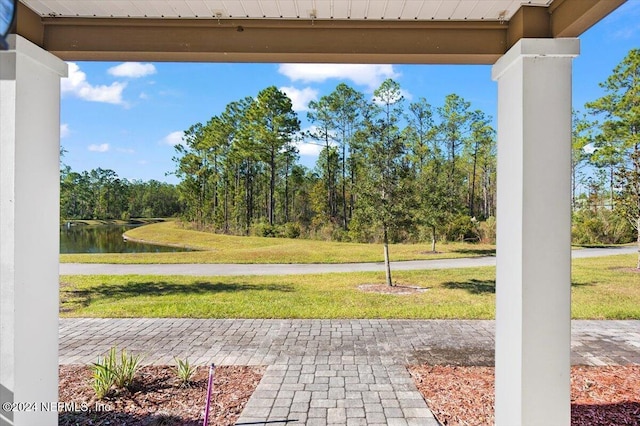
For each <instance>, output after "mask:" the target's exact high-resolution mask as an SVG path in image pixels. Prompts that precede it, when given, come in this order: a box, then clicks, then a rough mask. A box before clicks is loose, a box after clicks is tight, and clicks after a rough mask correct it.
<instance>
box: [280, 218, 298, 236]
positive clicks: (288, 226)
mask: <svg viewBox="0 0 640 426" xmlns="http://www.w3.org/2000/svg"><path fill="white" fill-rule="evenodd" d="M283 234H284V237H285V238H298V237H299V236H300V225H299V224H297V223H295V222H288V223H285V224H284V232H283Z"/></svg>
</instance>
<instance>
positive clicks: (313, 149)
mask: <svg viewBox="0 0 640 426" xmlns="http://www.w3.org/2000/svg"><path fill="white" fill-rule="evenodd" d="M317 129H318V128H317V126H309V127H307V128H306V129H303V130H302V131H301V132H300V133H301V134H302V135H305V136H304V137H303V138H301V139H300V140H297V141H296V142H295V145H296V148H298V152H299V153H300V155H302V156H309V157H318V156H319V155H320V152H322V149H323V148H324V142H320V141H317V140H315V139H313V138H310V137H308V136H306V135H308V134H309V133H317ZM329 145H331V146H337V145H336V143H335V141H333V140H332V141H330V142H329Z"/></svg>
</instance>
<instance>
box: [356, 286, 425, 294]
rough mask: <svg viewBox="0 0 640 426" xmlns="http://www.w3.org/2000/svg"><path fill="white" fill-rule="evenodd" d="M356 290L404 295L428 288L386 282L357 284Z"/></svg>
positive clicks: (421, 291)
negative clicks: (389, 284) (391, 284)
mask: <svg viewBox="0 0 640 426" xmlns="http://www.w3.org/2000/svg"><path fill="white" fill-rule="evenodd" d="M358 290H360V291H362V292H364V293H378V294H396V295H405V294H418V293H424V292H425V291H428V290H429V289H428V288H425V287H412V286H407V285H394V286H388V285H386V284H362V285H359V286H358Z"/></svg>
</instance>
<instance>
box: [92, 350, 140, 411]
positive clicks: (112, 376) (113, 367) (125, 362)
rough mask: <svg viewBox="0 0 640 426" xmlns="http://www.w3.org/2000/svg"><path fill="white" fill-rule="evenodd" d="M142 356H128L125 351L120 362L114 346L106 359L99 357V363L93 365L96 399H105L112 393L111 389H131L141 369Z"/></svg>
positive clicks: (121, 354) (122, 352)
mask: <svg viewBox="0 0 640 426" xmlns="http://www.w3.org/2000/svg"><path fill="white" fill-rule="evenodd" d="M140 361H141V356H140V355H127V352H126V351H125V350H124V349H123V350H122V351H121V353H120V360H119V362H118V355H117V349H116V347H115V346H112V347H111V349H109V352H108V353H107V355H106V356H104V357H98V361H97V362H95V363H93V365H92V367H91V369H92V371H93V381H92V383H91V385H92V387H93V390H94V392H95V393H96V397H97V398H98V399H103V398H104V397H106V396H107V395H109V393H110V392H111V389H112V388H113V387H114V386H115V387H116V388H129V387H131V385H132V384H133V379H134V378H135V375H136V373H137V371H138V369H139V368H140Z"/></svg>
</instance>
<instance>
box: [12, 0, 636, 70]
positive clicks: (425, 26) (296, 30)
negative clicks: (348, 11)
mask: <svg viewBox="0 0 640 426" xmlns="http://www.w3.org/2000/svg"><path fill="white" fill-rule="evenodd" d="M625 1H626V0H555V1H554V2H553V3H551V5H550V6H549V7H540V6H528V5H523V6H522V7H521V8H520V9H519V10H518V11H517V12H516V13H515V15H514V16H513V17H512V18H511V19H510V20H509V21H505V22H494V21H404V20H403V21H396V20H394V21H390V20H384V21H382V20H380V21H378V20H376V21H373V20H299V19H298V20H287V19H155V18H149V19H138V18H72V17H64V18H63V17H41V16H39V15H38V14H36V13H35V12H33V11H32V10H31V9H29V8H28V7H26V6H25V5H24V4H22V3H19V8H18V22H17V27H16V32H17V33H18V34H19V35H21V36H23V37H25V38H27V39H28V40H30V41H32V42H34V43H35V44H37V45H39V46H40V47H42V48H44V49H46V50H48V51H49V52H51V53H53V54H54V55H56V56H58V57H60V58H62V59H64V60H96V61H196V62H325V63H407V64H443V63H448V64H493V63H494V62H495V61H496V60H497V59H498V58H499V57H500V56H502V55H503V54H504V53H505V52H506V51H507V50H508V49H509V48H510V47H511V46H513V45H514V44H515V43H516V42H517V41H518V40H520V39H521V38H548V37H577V36H579V35H580V34H582V32H584V31H586V30H587V29H588V28H590V27H591V26H592V25H594V24H595V23H596V22H598V21H599V20H601V19H602V18H603V17H605V16H606V15H607V14H609V13H610V12H611V11H613V10H615V9H616V8H617V7H618V6H620V5H621V4H622V3H624V2H625Z"/></svg>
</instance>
